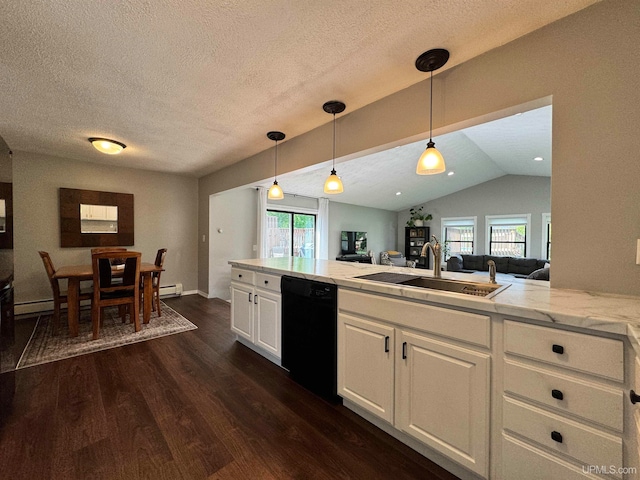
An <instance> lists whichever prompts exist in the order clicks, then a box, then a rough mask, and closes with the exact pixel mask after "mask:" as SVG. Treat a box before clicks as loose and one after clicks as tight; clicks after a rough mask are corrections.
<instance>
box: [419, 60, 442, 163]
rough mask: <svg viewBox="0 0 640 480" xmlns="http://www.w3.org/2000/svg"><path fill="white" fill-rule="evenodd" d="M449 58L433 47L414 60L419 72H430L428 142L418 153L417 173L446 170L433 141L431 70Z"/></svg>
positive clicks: (437, 67) (440, 65)
mask: <svg viewBox="0 0 640 480" xmlns="http://www.w3.org/2000/svg"><path fill="white" fill-rule="evenodd" d="M447 60H449V52H448V51H447V50H445V49H443V48H435V49H433V50H429V51H427V52H424V53H423V54H422V55H420V56H419V57H418V58H417V60H416V68H417V69H418V70H420V71H421V72H430V73H431V81H430V96H429V142H428V143H427V149H426V150H425V151H424V152H423V153H422V155H420V159H419V160H418V165H417V166H416V173H417V174H418V175H434V174H436V173H442V172H444V171H445V170H446V168H447V167H446V166H445V164H444V158H443V157H442V154H441V153H440V152H439V151H438V149H437V148H436V144H435V143H433V139H432V138H431V136H432V129H433V71H434V70H437V69H439V68H440V67H442V66H443V65H444V64H445V63H447Z"/></svg>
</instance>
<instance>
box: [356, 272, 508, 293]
mask: <svg viewBox="0 0 640 480" xmlns="http://www.w3.org/2000/svg"><path fill="white" fill-rule="evenodd" d="M356 278H360V279H363V280H372V281H375V282H383V283H393V284H395V285H406V286H408V287H418V288H429V289H432V290H442V291H445V292H453V293H461V294H464V295H474V296H478V297H483V298H491V297H494V296H496V295H497V294H498V293H500V292H502V291H503V290H504V289H505V288H508V287H509V285H510V284H508V283H507V284H504V285H502V284H496V283H486V282H468V281H466V280H451V279H445V278H433V277H418V276H414V275H405V274H398V273H387V272H380V273H373V274H370V275H362V276H360V277H356Z"/></svg>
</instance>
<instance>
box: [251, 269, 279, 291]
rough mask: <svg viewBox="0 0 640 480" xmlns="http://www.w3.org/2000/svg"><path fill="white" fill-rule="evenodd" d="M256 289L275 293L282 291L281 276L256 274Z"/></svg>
mask: <svg viewBox="0 0 640 480" xmlns="http://www.w3.org/2000/svg"><path fill="white" fill-rule="evenodd" d="M255 285H256V287H258V288H264V289H265V290H271V291H273V292H279V291H280V276H279V275H268V274H266V273H258V272H256V283H255Z"/></svg>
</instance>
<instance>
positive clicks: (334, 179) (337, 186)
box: [324, 169, 344, 193]
mask: <svg viewBox="0 0 640 480" xmlns="http://www.w3.org/2000/svg"><path fill="white" fill-rule="evenodd" d="M342 192H344V186H343V185H342V180H340V177H338V175H337V174H336V170H335V169H332V170H331V174H330V175H329V176H328V177H327V181H326V182H324V193H342Z"/></svg>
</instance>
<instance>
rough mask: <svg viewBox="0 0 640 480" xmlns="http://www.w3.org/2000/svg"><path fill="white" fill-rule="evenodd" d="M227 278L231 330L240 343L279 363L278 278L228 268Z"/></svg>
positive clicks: (280, 328) (279, 306)
mask: <svg viewBox="0 0 640 480" xmlns="http://www.w3.org/2000/svg"><path fill="white" fill-rule="evenodd" d="M231 279H232V280H231V330H232V331H234V332H235V333H236V334H237V335H238V339H239V340H240V341H242V343H244V344H245V345H248V346H250V347H251V348H253V347H257V348H254V349H256V350H257V351H258V352H259V353H262V354H263V355H264V354H265V353H267V355H265V357H267V358H269V359H270V360H272V361H274V362H275V363H279V359H280V357H281V332H282V326H281V297H280V277H279V276H277V275H268V274H264V273H257V272H253V271H251V270H244V269H239V268H232V269H231Z"/></svg>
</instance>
